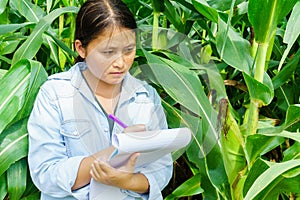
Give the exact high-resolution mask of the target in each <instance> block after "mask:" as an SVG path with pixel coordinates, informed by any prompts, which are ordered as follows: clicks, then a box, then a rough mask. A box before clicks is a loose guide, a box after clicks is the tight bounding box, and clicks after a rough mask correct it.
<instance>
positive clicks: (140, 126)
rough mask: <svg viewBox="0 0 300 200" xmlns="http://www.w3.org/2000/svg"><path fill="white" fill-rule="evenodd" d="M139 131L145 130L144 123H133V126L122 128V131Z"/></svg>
mask: <svg viewBox="0 0 300 200" xmlns="http://www.w3.org/2000/svg"><path fill="white" fill-rule="evenodd" d="M141 131H146V126H145V124H135V125H133V126H128V127H127V128H125V129H124V130H123V132H124V133H130V132H141Z"/></svg>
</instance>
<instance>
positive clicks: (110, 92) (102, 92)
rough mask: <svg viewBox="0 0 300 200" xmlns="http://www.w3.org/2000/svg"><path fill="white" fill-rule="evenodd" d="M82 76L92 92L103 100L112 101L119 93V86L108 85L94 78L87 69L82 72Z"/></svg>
mask: <svg viewBox="0 0 300 200" xmlns="http://www.w3.org/2000/svg"><path fill="white" fill-rule="evenodd" d="M83 76H84V77H85V79H86V80H87V83H88V84H89V86H90V88H91V90H92V92H93V93H94V94H95V95H96V96H101V97H103V98H105V99H114V98H116V97H117V96H118V95H119V94H120V92H121V83H120V84H108V83H106V82H103V81H102V80H100V79H98V78H96V77H95V76H94V75H93V74H92V73H91V72H90V71H89V70H88V69H87V70H85V71H83Z"/></svg>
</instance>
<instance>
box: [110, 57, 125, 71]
mask: <svg viewBox="0 0 300 200" xmlns="http://www.w3.org/2000/svg"><path fill="white" fill-rule="evenodd" d="M124 65H125V61H124V56H123V54H122V53H121V54H118V56H117V57H116V59H115V60H114V62H113V67H116V68H123V67H124Z"/></svg>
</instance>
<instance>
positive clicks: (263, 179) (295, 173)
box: [244, 160, 300, 200]
mask: <svg viewBox="0 0 300 200" xmlns="http://www.w3.org/2000/svg"><path fill="white" fill-rule="evenodd" d="M299 168H300V160H289V161H286V162H283V163H272V164H271V166H270V168H268V169H267V170H266V171H264V172H263V173H262V174H261V175H260V176H258V177H257V178H256V179H255V181H254V182H253V184H252V185H251V187H250V188H249V190H248V192H247V194H246V196H245V198H244V199H245V200H253V199H265V198H267V197H268V198H274V197H276V196H277V195H278V193H279V192H281V191H280V190H279V191H278V189H275V190H273V189H274V188H275V186H278V188H281V189H282V185H281V182H282V181H284V179H285V178H286V177H285V175H286V174H288V176H289V177H295V179H294V180H293V181H292V183H293V185H294V186H293V187H291V188H287V190H288V192H299V188H300V187H299V186H300V182H299V178H300V176H299V173H300V171H299ZM253 170H255V169H253ZM294 190H295V191H294ZM262 197H263V198H262Z"/></svg>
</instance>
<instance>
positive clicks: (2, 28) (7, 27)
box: [0, 22, 34, 35]
mask: <svg viewBox="0 0 300 200" xmlns="http://www.w3.org/2000/svg"><path fill="white" fill-rule="evenodd" d="M31 24H34V23H33V22H24V23H22V24H0V35H4V34H7V33H12V32H15V31H16V30H18V29H20V28H23V27H25V26H28V25H31Z"/></svg>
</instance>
